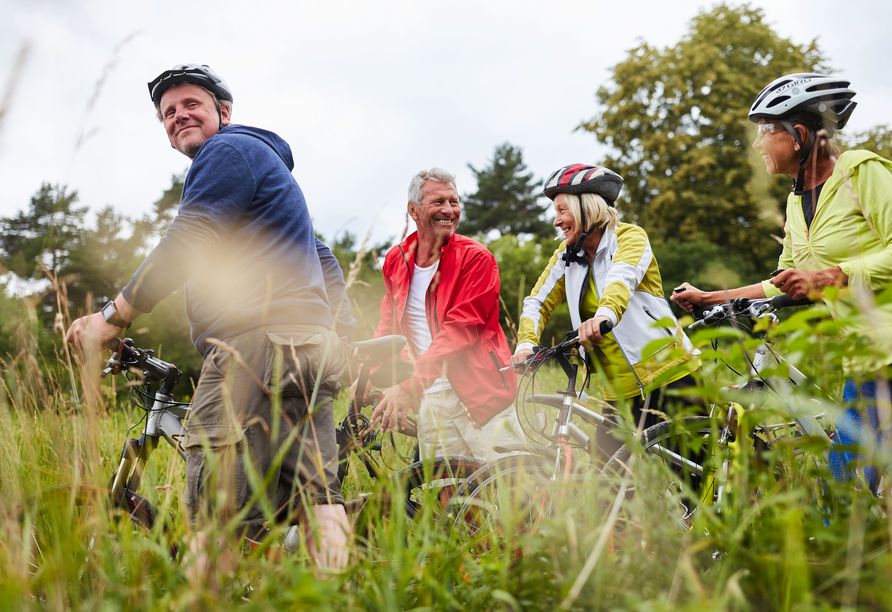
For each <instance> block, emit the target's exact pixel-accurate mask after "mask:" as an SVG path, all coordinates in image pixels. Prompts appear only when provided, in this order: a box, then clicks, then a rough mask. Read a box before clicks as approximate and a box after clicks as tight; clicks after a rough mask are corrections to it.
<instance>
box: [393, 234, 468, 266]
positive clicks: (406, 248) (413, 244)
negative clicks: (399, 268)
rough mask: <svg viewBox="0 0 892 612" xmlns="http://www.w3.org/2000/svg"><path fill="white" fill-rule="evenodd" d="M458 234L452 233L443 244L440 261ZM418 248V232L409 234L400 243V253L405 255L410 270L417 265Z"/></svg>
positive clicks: (404, 258)
mask: <svg viewBox="0 0 892 612" xmlns="http://www.w3.org/2000/svg"><path fill="white" fill-rule="evenodd" d="M457 235H458V234H452V236H450V237H449V240H447V241H446V242H445V243H443V246H441V247H440V258H439V260H438V261H442V259H443V257H444V256H445V255H446V254H447V253H448V252H449V250H450V248H451V247H452V245H453V244H454V243H455V242H456V240H455V237H456V236H457ZM417 250H418V232H417V231H415V232H412V233H411V234H409V236H408V237H407V238H406V239H405V240H403V242H402V243H401V244H400V253H401V254H402V256H403V261H405V262H406V266H408V268H409V271H410V273H411V271H412V270H413V269H414V266H415V254H416V252H417Z"/></svg>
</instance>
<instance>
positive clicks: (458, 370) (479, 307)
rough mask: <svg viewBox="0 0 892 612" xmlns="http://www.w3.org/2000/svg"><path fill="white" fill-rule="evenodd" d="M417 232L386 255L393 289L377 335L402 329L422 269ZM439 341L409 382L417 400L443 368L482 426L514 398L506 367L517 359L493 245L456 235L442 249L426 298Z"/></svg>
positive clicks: (512, 380) (386, 298) (470, 414)
mask: <svg viewBox="0 0 892 612" xmlns="http://www.w3.org/2000/svg"><path fill="white" fill-rule="evenodd" d="M417 242H418V234H417V232H416V233H413V234H412V235H411V236H409V237H408V238H406V240H405V241H404V242H403V243H402V244H400V245H398V246H396V247H394V248H392V249H391V250H390V251H389V252H388V253H387V257H386V258H385V260H384V270H383V272H384V284H385V285H386V287H387V294H386V295H385V296H384V301H383V302H382V303H381V321H380V323H378V329H376V330H375V337H376V338H378V337H380V336H387V335H390V334H400V335H403V336H406V337H407V338H408V337H409V332H410V330H409V328H408V324H407V327H406V328H403V313H404V311H405V308H406V303H407V301H408V297H409V283H410V282H411V281H412V273H413V272H414V271H415V249H416V246H417ZM425 310H426V312H427V324H428V327H429V328H430V332H431V337H432V339H433V340H432V342H431V345H430V348H428V350H427V352H426V353H424V354H423V355H422V356H421V357H419V358H418V359H417V361H416V362H415V376H413V377H412V378H411V379H409V380H408V381H406V382H404V383H403V388H404V389H406V391H408V392H409V393H410V394H411V395H412V397H414V398H415V399H416V400H417V399H419V398H420V397H421V395H422V393H423V391H424V389H426V388H428V387H430V386H431V385H432V384H433V383H434V381H435V380H436V379H437V378H439V377H440V376H442V375H443V374H445V375H446V377H447V378H448V379H449V382H450V384H451V385H452V388H453V389H455V392H456V393H457V394H458V396H459V398H461V400H462V403H463V404H464V405H465V407H466V408H467V410H466V412H467V413H468V418H469V419H471V421H472V422H473V423H475V424H476V425H483V424H485V423H486V422H487V421H488V420H489V419H491V418H492V417H493V416H495V415H496V414H498V413H499V412H501V411H502V410H504V409H505V408H507V407H508V406H510V405H511V403H512V402H513V401H514V396H515V394H516V392H517V376H516V375H515V374H514V372H513V371H512V370H509V371H507V372H499V368H501V367H504V366H507V365H508V364H509V363H510V361H509V360H510V357H511V353H510V352H509V350H508V341H507V340H506V339H505V333H504V332H503V331H502V328H501V326H500V325H499V268H498V266H497V265H496V260H495V257H493V254H492V253H490V252H489V250H488V249H487V248H486V247H485V246H483V245H482V244H480V243H479V242H477V241H475V240H471V239H470V238H466V237H465V236H461V235H459V234H453V236H452V237H451V238H450V239H449V241H448V242H447V243H446V244H445V245H444V246H443V247H442V249H441V251H440V266H439V268H438V269H437V274H436V275H435V276H434V278H433V280H432V281H431V284H430V287H429V288H428V290H427V296H426V298H425Z"/></svg>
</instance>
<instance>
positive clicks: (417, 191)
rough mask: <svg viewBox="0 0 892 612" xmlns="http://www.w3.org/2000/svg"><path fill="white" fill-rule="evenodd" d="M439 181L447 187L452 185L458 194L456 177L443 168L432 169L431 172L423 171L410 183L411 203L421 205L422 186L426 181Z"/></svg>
mask: <svg viewBox="0 0 892 612" xmlns="http://www.w3.org/2000/svg"><path fill="white" fill-rule="evenodd" d="M428 180H430V181H438V182H440V183H446V184H447V185H451V186H452V188H453V189H455V192H456V193H458V188H457V187H456V186H455V175H454V174H450V173H449V172H447V171H446V170H443V169H442V168H431V169H430V170H422V171H421V172H419V173H418V174H416V175H415V176H413V177H412V182H411V183H409V202H410V203H411V204H415V205H416V206H420V205H421V198H422V193H421V186H422V185H424V181H428Z"/></svg>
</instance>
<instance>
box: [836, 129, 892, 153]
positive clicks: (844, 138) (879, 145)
mask: <svg viewBox="0 0 892 612" xmlns="http://www.w3.org/2000/svg"><path fill="white" fill-rule="evenodd" d="M839 141H840V143H839V144H840V145H841V146H842V147H843V148H845V149H866V150H867V151H873V152H874V153H876V154H877V155H880V156H882V157H885V158H886V159H889V160H892V129H890V128H889V126H888V125H878V126H876V127H873V128H871V129H869V130H864V131H863V132H855V133H854V134H851V135H845V134H840V138H839Z"/></svg>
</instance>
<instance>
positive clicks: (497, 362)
mask: <svg viewBox="0 0 892 612" xmlns="http://www.w3.org/2000/svg"><path fill="white" fill-rule="evenodd" d="M489 356H490V357H492V362H493V363H494V364H496V372H498V373H499V378H501V379H502V384H503V385H504V386H505V388H506V389H508V390H509V391H510V390H511V387H509V386H508V381H507V380H505V375H504V374H502V365H501V364H500V363H499V360H498V359H496V354H495V352H494V351H490V352H489Z"/></svg>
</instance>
